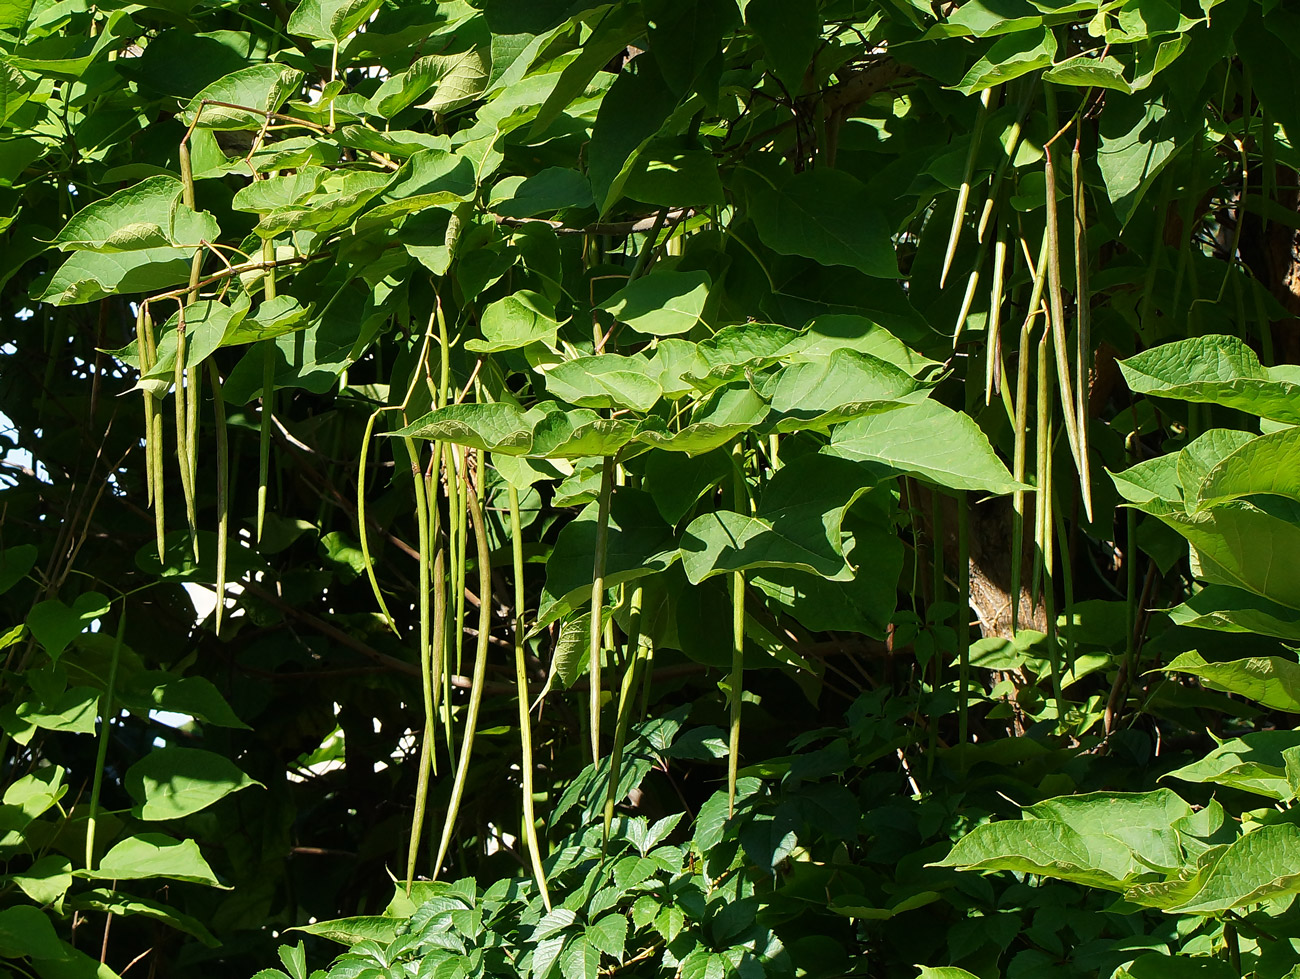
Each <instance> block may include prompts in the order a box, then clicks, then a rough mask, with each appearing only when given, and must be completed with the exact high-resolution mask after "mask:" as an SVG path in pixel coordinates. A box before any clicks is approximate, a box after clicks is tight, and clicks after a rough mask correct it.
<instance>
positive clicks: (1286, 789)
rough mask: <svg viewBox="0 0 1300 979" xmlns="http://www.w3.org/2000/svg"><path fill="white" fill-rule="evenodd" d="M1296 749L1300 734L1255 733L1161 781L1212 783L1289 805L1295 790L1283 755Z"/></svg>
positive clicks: (1217, 750) (1170, 774)
mask: <svg viewBox="0 0 1300 979" xmlns="http://www.w3.org/2000/svg"><path fill="white" fill-rule="evenodd" d="M1295 747H1300V731H1255V732H1252V733H1250V734H1245V735H1242V736H1241V737H1240V738H1233V739H1231V740H1230V741H1225V742H1223V744H1221V745H1219V746H1218V747H1217V748H1215V749H1214V750H1213V751H1211V752H1210V753H1209V754H1208V755H1206V756H1205V757H1204V758H1202V759H1200V760H1199V761H1195V762H1192V764H1190V765H1184V766H1183V767H1182V768H1179V769H1176V770H1174V771H1172V772H1169V773H1168V774H1167V775H1164V776H1162V777H1163V778H1176V779H1181V780H1182V781H1184V782H1202V783H1204V782H1211V783H1213V784H1215V785H1226V786H1228V787H1229V788H1233V789H1239V790H1241V791H1243V792H1251V793H1254V794H1255V795H1262V796H1264V797H1265V798H1269V799H1276V800H1277V801H1279V802H1291V801H1292V800H1293V799H1294V798H1295V790H1294V789H1293V788H1292V787H1291V783H1290V781H1288V779H1287V776H1286V761H1285V759H1284V758H1283V757H1282V753H1283V752H1284V751H1286V750H1287V749H1289V748H1295Z"/></svg>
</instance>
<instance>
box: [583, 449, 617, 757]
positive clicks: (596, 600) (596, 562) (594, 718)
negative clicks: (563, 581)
mask: <svg viewBox="0 0 1300 979" xmlns="http://www.w3.org/2000/svg"><path fill="white" fill-rule="evenodd" d="M614 466H615V462H614V459H613V457H612V456H605V457H604V459H602V460H601V466H600V497H599V502H598V503H597V508H596V553H595V555H594V557H593V558H592V568H591V642H590V647H589V649H588V663H587V666H588V674H589V677H588V678H589V680H590V682H591V701H590V704H591V709H590V713H591V761H592V764H596V763H597V762H599V761H600V700H601V693H602V691H601V687H600V651H601V641H600V640H601V632H602V629H601V626H602V620H603V618H604V616H603V615H602V614H601V613H602V612H603V610H604V605H605V544H606V541H607V540H608V538H609V503H610V500H611V499H612V497H613V495H614Z"/></svg>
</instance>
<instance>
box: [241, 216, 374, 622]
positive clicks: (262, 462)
mask: <svg viewBox="0 0 1300 979" xmlns="http://www.w3.org/2000/svg"><path fill="white" fill-rule="evenodd" d="M262 261H263V263H266V264H268V265H269V264H270V263H271V262H274V261H275V243H274V242H273V241H272V239H270V238H268V239H267V240H266V241H264V242H262ZM262 290H263V296H264V297H265V298H266V299H274V298H275V295H276V285H275V269H274V268H267V269H265V270H264V271H263V273H262ZM275 352H276V345H275V341H274V340H263V341H262V416H261V418H260V419H259V423H258V432H257V542H258V543H259V544H260V543H261V541H262V528H263V527H264V526H265V524H266V493H267V485H268V483H269V481H270V472H271V416H272V415H273V414H274V413H275ZM364 471H365V467H364V466H363V467H362V472H364ZM362 532H363V533H364V524H363V531H362ZM366 567H367V568H368V567H369V563H368V562H367V565H366ZM381 601H382V600H381ZM389 618H390V619H391V616H390V617H389Z"/></svg>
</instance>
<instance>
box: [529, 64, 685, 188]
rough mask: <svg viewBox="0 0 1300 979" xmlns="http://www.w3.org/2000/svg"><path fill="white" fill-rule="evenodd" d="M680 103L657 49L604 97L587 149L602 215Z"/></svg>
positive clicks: (622, 75) (623, 74) (620, 77)
mask: <svg viewBox="0 0 1300 979" xmlns="http://www.w3.org/2000/svg"><path fill="white" fill-rule="evenodd" d="M558 90H559V89H558V88H557V91H558ZM676 107H677V97H676V96H675V95H674V94H673V92H672V90H671V89H670V88H669V87H668V85H667V84H665V82H664V79H663V76H662V75H661V74H660V73H659V66H658V65H657V64H656V62H655V57H654V55H653V54H652V53H650V52H646V53H645V54H641V55H638V56H637V57H635V58H633V59H632V60H631V61H629V62H628V63H627V64H625V65H624V66H623V70H622V71H620V72H619V73H618V75H617V77H616V78H615V79H614V84H613V86H612V87H611V88H610V90H609V91H608V92H606V93H605V98H604V99H603V100H602V101H601V104H600V111H599V112H598V113H597V114H596V123H595V125H594V126H593V127H592V130H591V143H590V144H589V145H588V148H587V159H588V161H589V162H588V167H587V176H588V177H589V178H590V179H591V194H592V198H593V199H594V200H595V202H596V209H597V210H598V211H599V212H600V213H601V214H605V213H606V212H608V211H609V209H610V208H611V207H613V206H614V204H615V202H616V201H617V200H618V199H619V197H621V196H622V194H623V184H624V183H625V182H626V180H627V178H628V175H629V174H630V173H631V172H632V168H633V167H634V166H635V164H636V162H637V158H638V157H639V156H640V153H641V151H642V149H644V148H645V146H646V145H647V144H648V143H649V142H650V140H651V139H652V138H653V137H654V136H655V134H656V133H658V132H659V128H660V127H661V126H662V125H663V124H664V123H665V122H666V121H667V119H668V117H669V115H670V114H671V113H672V111H673V109H675V108H676ZM543 112H545V108H543ZM539 118H540V117H539Z"/></svg>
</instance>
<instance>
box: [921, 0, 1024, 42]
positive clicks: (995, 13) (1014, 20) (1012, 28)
mask: <svg viewBox="0 0 1300 979" xmlns="http://www.w3.org/2000/svg"><path fill="white" fill-rule="evenodd" d="M1042 23H1043V15H1042V14H1041V13H1040V12H1039V11H1038V10H1037V9H1036V8H1035V7H1034V6H1033V5H1032V4H1030V3H1027V2H1026V0H968V2H967V3H963V4H962V5H961V6H960V7H958V8H957V9H956V10H954V11H953V12H952V14H951V16H949V18H948V24H947V26H948V27H949V28H951V27H957V28H961V29H962V30H960V31H950V30H944V31H943V32H942V33H941V35H940V36H944V37H949V36H961V35H962V34H964V33H966V32H969V33H971V34H973V35H975V36H976V37H995V36H997V35H999V34H1014V33H1015V32H1016V31H1024V30H1032V29H1033V28H1036V27H1039V26H1041V25H1042ZM940 26H942V25H940ZM935 30H936V32H937V31H938V26H936V28H935Z"/></svg>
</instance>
